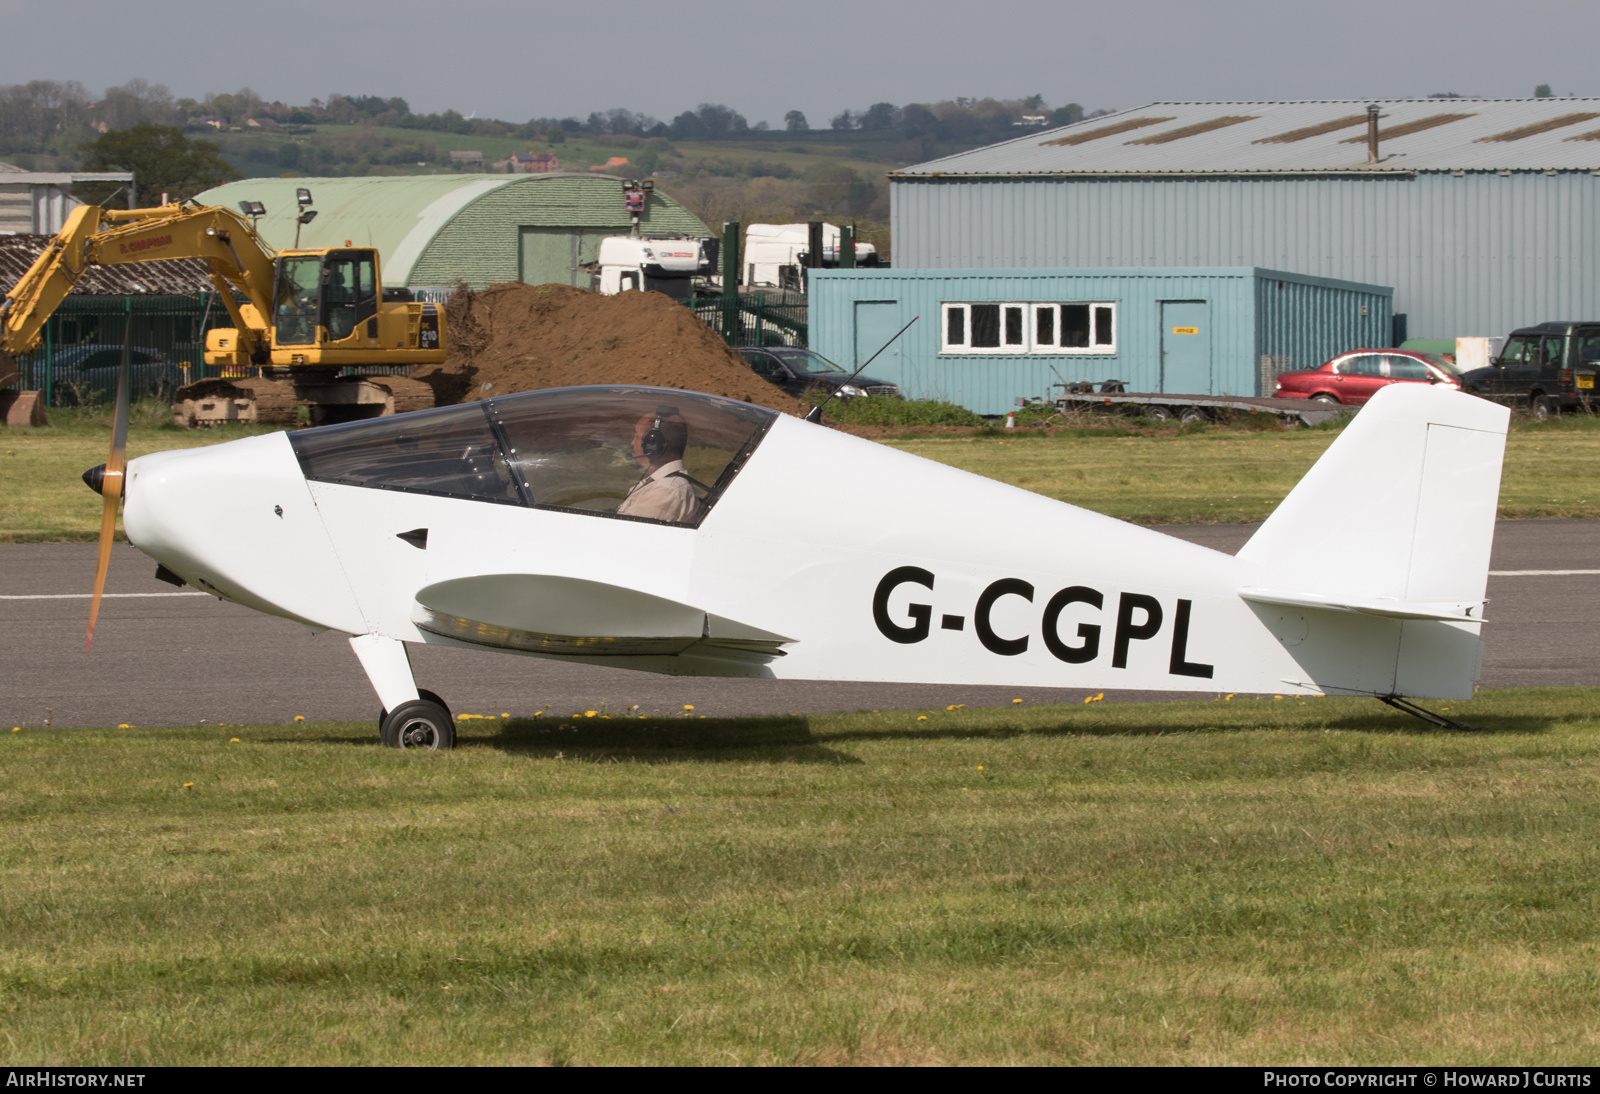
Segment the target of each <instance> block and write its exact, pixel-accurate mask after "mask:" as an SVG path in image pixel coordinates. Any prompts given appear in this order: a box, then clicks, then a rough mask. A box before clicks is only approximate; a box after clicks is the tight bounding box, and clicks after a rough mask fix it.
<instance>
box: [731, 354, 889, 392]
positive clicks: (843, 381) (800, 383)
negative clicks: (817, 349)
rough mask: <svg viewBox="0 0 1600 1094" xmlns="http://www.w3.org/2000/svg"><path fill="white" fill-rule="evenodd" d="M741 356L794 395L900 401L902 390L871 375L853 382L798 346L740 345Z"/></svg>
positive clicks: (858, 377)
mask: <svg viewBox="0 0 1600 1094" xmlns="http://www.w3.org/2000/svg"><path fill="white" fill-rule="evenodd" d="M739 356H740V357H743V358H744V362H745V364H747V365H749V366H750V368H751V370H752V371H754V372H755V374H756V375H757V376H759V377H761V378H762V379H763V380H766V381H768V382H770V383H774V384H777V385H778V386H779V387H781V388H783V390H785V391H787V392H788V393H789V394H791V395H804V394H805V393H806V392H807V391H810V390H811V389H812V388H823V389H824V390H827V391H835V392H837V393H838V395H839V398H841V399H854V398H859V397H861V396H878V397H881V398H890V399H898V398H900V389H899V387H897V386H896V385H894V384H890V383H885V382H884V381H883V380H874V379H873V378H872V377H870V376H857V377H856V378H855V379H854V380H851V379H850V372H849V370H847V369H844V368H841V367H839V366H838V365H836V364H834V363H833V362H832V361H830V360H828V359H827V358H826V357H824V356H822V354H820V353H813V352H812V351H811V350H808V349H800V348H799V347H797V346H740V347H739Z"/></svg>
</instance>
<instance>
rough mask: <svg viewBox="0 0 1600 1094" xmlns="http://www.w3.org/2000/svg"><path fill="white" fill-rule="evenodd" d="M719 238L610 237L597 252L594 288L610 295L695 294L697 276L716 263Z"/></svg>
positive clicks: (682, 296)
mask: <svg viewBox="0 0 1600 1094" xmlns="http://www.w3.org/2000/svg"><path fill="white" fill-rule="evenodd" d="M715 244H716V241H715V240H709V239H694V238H691V237H689V236H662V235H654V236H609V237H607V238H606V239H602V240H601V241H600V247H599V250H597V251H596V252H595V270H594V290H595V292H598V293H603V294H604V295H606V296H612V295H615V294H616V293H620V292H631V291H636V290H637V291H654V292H660V293H666V294H667V295H668V296H670V297H672V298H673V299H674V300H687V299H689V298H690V297H692V296H693V295H694V279H695V278H697V277H706V276H708V275H710V274H711V273H712V272H713V270H714V268H715V266H716V246H715Z"/></svg>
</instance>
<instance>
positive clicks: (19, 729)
mask: <svg viewBox="0 0 1600 1094" xmlns="http://www.w3.org/2000/svg"><path fill="white" fill-rule="evenodd" d="M11 732H13V733H21V732H22V727H21V726H12V727H11Z"/></svg>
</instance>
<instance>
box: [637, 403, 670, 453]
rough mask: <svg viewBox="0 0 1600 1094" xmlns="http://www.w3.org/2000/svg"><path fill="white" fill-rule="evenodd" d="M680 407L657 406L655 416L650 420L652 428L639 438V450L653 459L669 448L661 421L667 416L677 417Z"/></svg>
mask: <svg viewBox="0 0 1600 1094" xmlns="http://www.w3.org/2000/svg"><path fill="white" fill-rule="evenodd" d="M677 414H678V408H677V407H675V406H658V407H656V413H655V417H654V418H652V419H651V420H650V428H649V429H648V430H646V431H645V435H644V436H643V437H641V438H640V439H639V451H640V452H643V453H644V454H645V455H646V456H649V457H650V458H651V459H652V460H653V459H655V458H656V457H657V456H659V455H661V454H662V453H663V452H665V451H666V450H667V438H666V435H665V434H663V433H662V432H661V423H662V422H663V421H665V420H666V419H667V418H674V417H677Z"/></svg>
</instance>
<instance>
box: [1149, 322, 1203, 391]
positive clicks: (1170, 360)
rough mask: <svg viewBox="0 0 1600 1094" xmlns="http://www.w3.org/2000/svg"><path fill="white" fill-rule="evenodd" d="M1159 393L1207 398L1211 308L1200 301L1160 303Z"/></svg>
mask: <svg viewBox="0 0 1600 1094" xmlns="http://www.w3.org/2000/svg"><path fill="white" fill-rule="evenodd" d="M1161 390H1162V391H1163V392H1172V393H1176V394H1183V395H1210V394H1211V305H1210V304H1209V303H1207V302H1206V301H1204V300H1163V301H1162V302H1161Z"/></svg>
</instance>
